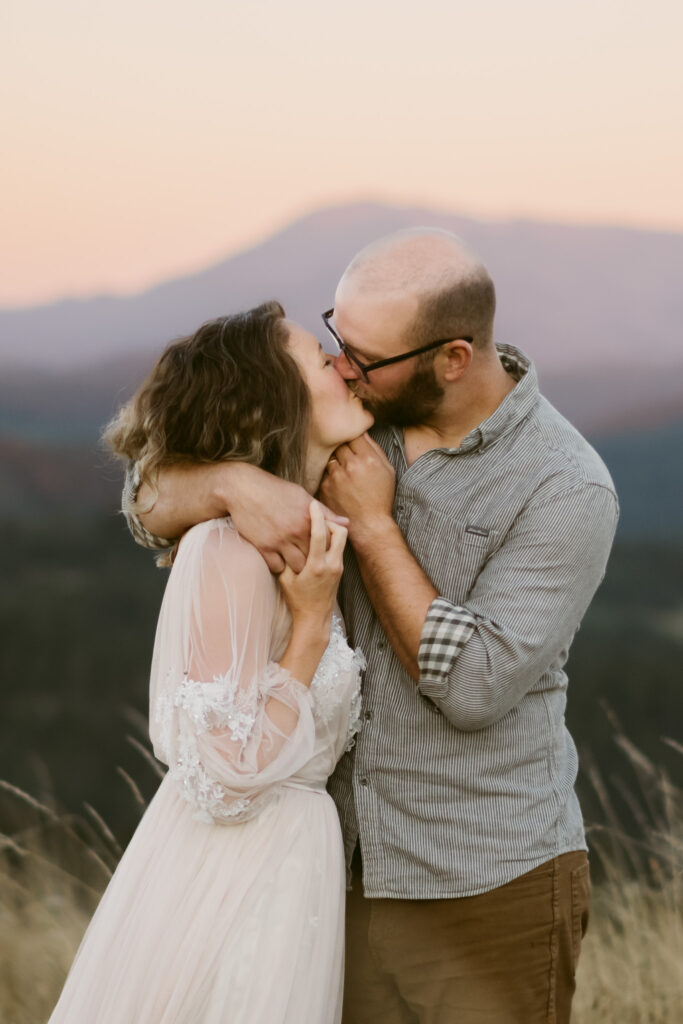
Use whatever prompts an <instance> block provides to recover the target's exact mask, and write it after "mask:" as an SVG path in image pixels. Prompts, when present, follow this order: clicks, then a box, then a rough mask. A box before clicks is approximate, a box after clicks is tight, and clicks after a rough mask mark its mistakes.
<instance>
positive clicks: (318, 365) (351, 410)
mask: <svg viewBox="0 0 683 1024" xmlns="http://www.w3.org/2000/svg"><path fill="white" fill-rule="evenodd" d="M287 329H288V331H289V342H288V348H289V351H290V352H291V354H292V356H293V357H294V359H296V361H297V363H298V364H299V369H300V370H301V374H302V376H303V378H304V380H305V381H306V384H307V385H308V390H309V391H310V393H311V438H310V440H311V441H312V442H314V443H315V444H318V445H320V447H321V448H330V449H334V448H336V447H337V446H338V445H340V444H343V443H344V441H351V440H352V439H353V438H354V437H358V436H359V435H360V434H362V433H364V431H366V430H368V429H369V428H370V427H371V426H372V424H373V417H372V413H370V412H368V411H367V409H364V408H363V403H362V402H361V400H360V398H357V397H356V396H355V395H354V393H353V392H352V391H350V390H349V389H348V387H347V386H346V382H345V381H344V378H343V377H342V376H341V375H340V374H338V373H337V371H336V369H335V365H334V358H333V357H332V356H330V355H328V354H327V353H326V352H323V350H322V348H321V347H320V343H319V342H318V340H317V338H316V337H315V336H314V335H313V334H310V333H309V332H308V331H305V330H304V328H303V327H299V325H298V324H294V323H292V322H291V321H290V320H288V321H287Z"/></svg>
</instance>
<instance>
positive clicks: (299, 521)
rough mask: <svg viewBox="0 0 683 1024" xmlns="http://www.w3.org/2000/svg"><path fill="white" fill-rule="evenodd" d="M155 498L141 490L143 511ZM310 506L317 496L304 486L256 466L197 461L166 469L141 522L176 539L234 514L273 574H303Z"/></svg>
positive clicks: (339, 519)
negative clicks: (287, 571) (286, 569)
mask: <svg viewBox="0 0 683 1024" xmlns="http://www.w3.org/2000/svg"><path fill="white" fill-rule="evenodd" d="M150 497H151V495H150V494H149V493H148V489H146V488H141V492H140V495H139V499H140V502H141V504H142V506H143V507H144V506H145V503H146V502H147V501H148V500H149V499H150ZM310 504H311V495H310V494H309V493H308V491H306V490H304V488H303V487H299V486H298V484H293V483H289V482H288V481H287V480H282V479H280V478H279V477H277V476H273V475H272V473H266V472H264V470H262V469H258V468H257V467H256V466H250V465H248V464H247V463H244V462H219V463H210V464H206V463H205V464H201V465H199V464H195V463H191V464H182V465H178V466H168V467H167V468H165V469H162V470H161V471H160V473H159V480H158V496H157V500H156V502H155V503H154V506H153V508H151V509H150V510H149V511H148V512H147V513H145V514H143V515H141V516H140V520H141V522H142V523H143V524H144V526H145V527H146V528H147V529H148V530H149V531H150V532H151V533H153V534H155V535H156V536H158V537H169V538H174V537H179V536H181V535H182V534H183V533H184V532H185V531H186V530H189V529H190V527H192V526H195V525H196V524H197V523H202V522H204V521H205V520H207V519H217V518H218V517H219V516H224V515H226V514H228V515H230V516H232V519H233V522H234V524H235V526H236V528H237V530H238V531H239V533H241V534H242V536H243V537H246V539H247V540H248V541H251V543H252V544H253V545H254V547H256V548H258V550H259V551H260V552H261V554H262V555H263V557H264V559H265V560H266V562H267V564H268V568H269V569H270V571H271V572H282V570H283V569H284V567H285V563H287V564H288V565H289V566H290V567H291V568H292V569H293V570H294V572H301V570H302V569H303V567H304V565H305V564H306V557H307V555H308V545H309V541H310V537H311V517H310V512H309V506H310ZM322 510H323V513H324V516H325V520H326V521H327V522H332V523H337V524H338V525H339V526H347V525H348V521H347V520H346V518H344V516H338V515H335V513H334V512H332V511H330V509H328V508H325V507H324V506H323V509H322ZM328 539H329V538H328Z"/></svg>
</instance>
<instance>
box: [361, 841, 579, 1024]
mask: <svg viewBox="0 0 683 1024" xmlns="http://www.w3.org/2000/svg"><path fill="white" fill-rule="evenodd" d="M589 899H590V881H589V875H588V858H587V857H586V854H585V853H584V852H583V851H580V852H575V853H565V854H562V855H561V856H560V857H556V858H555V859H554V860H551V861H548V862H547V863H545V864H541V866H540V867H537V868H535V869H534V870H533V871H529V872H527V874H525V875H521V876H520V877H519V878H515V879H514V880H513V881H512V882H508V884H507V885H503V886H501V887H500V888H498V889H493V890H492V891H491V892H486V893H482V894H481V895H479V896H467V897H463V898H459V899H442V900H399V899H393V900H389V899H365V898H364V897H363V895H362V887H361V884H360V879H359V878H358V877H357V876H356V874H355V872H354V885H353V891H352V892H350V893H349V894H348V901H347V906H346V980H345V993H344V1017H343V1024H370V1022H372V1024H568V1021H569V1014H570V1010H571V1002H572V996H573V994H574V988H575V983H574V975H575V971H576V965H577V962H578V959H579V950H580V947H581V939H582V937H583V935H584V933H585V930H586V925H587V923H588V907H589Z"/></svg>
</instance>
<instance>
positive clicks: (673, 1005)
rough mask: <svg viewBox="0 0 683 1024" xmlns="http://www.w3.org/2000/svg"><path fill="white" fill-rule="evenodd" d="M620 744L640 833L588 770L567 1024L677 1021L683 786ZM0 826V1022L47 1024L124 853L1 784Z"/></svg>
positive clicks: (105, 835) (682, 1013)
mask: <svg viewBox="0 0 683 1024" xmlns="http://www.w3.org/2000/svg"><path fill="white" fill-rule="evenodd" d="M618 742H619V743H620V745H621V747H622V749H623V751H624V754H625V755H626V758H627V761H628V764H629V765H630V767H631V770H632V771H633V772H634V773H635V774H634V778H635V779H636V780H637V781H636V784H635V785H634V786H633V787H632V788H630V789H626V788H624V793H623V794H622V795H623V797H624V799H625V800H626V801H627V803H628V805H629V807H630V810H631V815H632V817H633V818H634V820H636V821H637V822H638V825H639V838H638V839H637V840H635V839H633V838H630V837H629V836H626V835H624V834H622V832H621V831H620V827H619V823H618V821H617V820H616V814H615V812H614V809H613V807H612V805H611V803H610V801H609V799H608V797H607V792H606V789H605V787H604V785H603V783H602V780H601V779H600V778H599V776H598V775H597V773H593V785H594V788H595V789H596V791H597V792H598V794H599V795H600V797H601V800H602V802H603V808H604V812H605V820H606V821H607V822H608V823H609V824H608V825H607V826H601V827H599V828H598V827H594V828H593V829H591V830H589V832H590V841H591V847H592V851H593V856H594V860H595V861H599V866H600V867H601V868H602V874H603V876H604V877H603V878H602V880H601V881H600V882H599V883H598V884H597V885H596V886H595V888H594V892H593V905H592V910H591V922H590V927H589V930H588V935H587V937H586V939H585V942H584V945H583V949H582V954H581V962H580V967H579V977H578V989H577V995H576V1000H575V1004H574V1006H575V1012H574V1015H573V1018H572V1019H573V1021H574V1024H596V1022H599V1024H681V1022H683V901H682V899H681V888H682V886H683V791H681V790H680V789H678V788H676V787H675V786H673V785H672V783H671V782H670V780H669V778H668V777H667V776H666V775H665V774H664V773H663V772H662V771H661V770H660V769H658V768H657V767H656V766H655V765H653V764H652V763H651V762H649V761H648V760H647V759H645V758H644V757H643V756H642V755H641V754H640V753H639V752H638V751H637V750H635V749H634V748H633V747H631V746H630V744H629V743H628V742H627V741H626V740H625V739H623V738H620V739H619V740H618ZM670 742H671V741H670ZM672 745H673V746H674V747H676V748H677V749H679V752H680V753H681V754H683V748H679V747H678V745H677V744H672ZM0 821H2V825H3V829H4V835H0V1021H2V1024H44V1022H45V1021H46V1020H47V1018H48V1016H49V1014H50V1011H51V1009H52V1007H53V1006H54V1003H55V1002H56V1000H57V997H58V995H59V991H60V989H61V986H62V984H63V981H64V978H65V976H66V973H67V970H68V968H69V965H70V963H71V960H72V958H73V955H74V952H75V950H76V948H77V946H78V943H79V941H80V939H81V936H82V934H83V932H84V930H85V928H86V926H87V922H88V920H89V918H90V915H91V914H92V911H93V909H94V907H95V906H96V904H97V900H98V898H99V895H100V893H101V892H102V891H103V889H104V888H105V886H106V884H107V881H108V879H109V877H110V875H111V872H112V870H113V868H114V867H115V864H116V860H117V857H118V855H119V851H118V849H117V847H116V842H115V840H114V838H113V836H111V834H110V833H109V832H108V830H107V828H106V825H105V824H104V823H103V822H102V821H101V820H100V819H99V818H98V817H97V815H96V814H95V812H93V811H92V810H91V809H88V818H87V819H85V818H84V819H73V818H64V817H58V816H56V815H55V814H54V813H53V812H52V811H51V810H50V809H49V808H48V807H45V806H43V805H42V804H40V803H38V802H37V801H35V800H33V799H32V798H31V797H29V796H27V795H26V794H24V793H21V792H20V791H19V790H16V789H15V788H13V787H11V786H8V785H7V784H6V783H0Z"/></svg>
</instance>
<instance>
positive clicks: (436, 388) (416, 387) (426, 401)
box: [359, 360, 444, 427]
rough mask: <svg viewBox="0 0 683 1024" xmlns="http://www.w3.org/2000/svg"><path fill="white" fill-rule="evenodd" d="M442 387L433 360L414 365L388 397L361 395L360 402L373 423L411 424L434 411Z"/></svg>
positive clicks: (416, 424)
mask: <svg viewBox="0 0 683 1024" xmlns="http://www.w3.org/2000/svg"><path fill="white" fill-rule="evenodd" d="M443 396H444V389H443V388H442V387H441V385H440V384H439V383H438V382H437V379H436V375H435V373H434V364H433V362H432V361H431V360H430V362H429V363H428V364H427V365H426V366H421V367H418V369H417V370H416V371H415V373H414V374H413V376H412V377H411V378H410V380H409V381H406V383H405V384H404V385H403V387H402V388H401V390H400V391H399V392H398V394H396V395H393V396H392V397H391V398H378V397H377V396H376V395H363V394H360V395H359V397H360V398H361V399H362V402H363V405H364V406H365V408H366V409H369V410H370V412H371V413H372V415H373V416H374V417H375V424H376V425H377V426H395V427H414V426H418V425H419V424H421V423H424V422H425V420H427V419H428V418H429V416H430V415H431V414H432V413H433V412H434V410H435V409H437V408H438V406H439V405H440V403H441V399H442V398H443Z"/></svg>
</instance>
